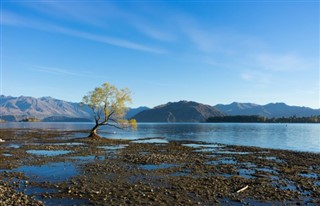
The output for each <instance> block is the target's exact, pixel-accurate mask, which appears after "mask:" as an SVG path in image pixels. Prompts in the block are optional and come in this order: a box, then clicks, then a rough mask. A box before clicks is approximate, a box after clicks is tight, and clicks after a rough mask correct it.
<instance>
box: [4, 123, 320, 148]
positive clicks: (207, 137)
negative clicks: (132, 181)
mask: <svg viewBox="0 0 320 206" xmlns="http://www.w3.org/2000/svg"><path fill="white" fill-rule="evenodd" d="M92 126H93V123H44V122H37V123H27V122H26V123H3V124H0V127H1V129H3V128H41V129H57V130H84V129H90V128H91V127H92ZM99 132H100V134H101V135H102V136H104V137H108V138H121V139H138V138H150V137H154V138H156V137H158V138H159V137H164V138H165V139H167V140H168V141H179V140H192V141H203V142H209V143H223V144H233V145H245V146H258V147H265V148H276V149H288V150H298V151H308V152H320V125H319V124H262V123H258V124H255V123H248V124H247V123H208V124H206V123H202V124H197V123H174V124H172V123H140V124H139V125H138V129H137V130H136V131H131V130H118V129H115V128H109V127H101V129H100V131H99ZM76 135H77V136H80V137H82V136H85V135H86V134H84V133H78V134H76Z"/></svg>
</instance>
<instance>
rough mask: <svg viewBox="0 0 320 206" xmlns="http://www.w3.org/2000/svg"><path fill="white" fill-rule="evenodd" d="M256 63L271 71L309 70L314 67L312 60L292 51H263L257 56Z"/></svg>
mask: <svg viewBox="0 0 320 206" xmlns="http://www.w3.org/2000/svg"><path fill="white" fill-rule="evenodd" d="M255 63H256V65H257V67H259V68H261V69H264V70H271V71H296V70H308V69H310V68H312V67H313V62H312V60H310V59H308V60H306V59H304V58H303V57H301V56H298V55H296V54H292V53H287V54H270V53H261V54H258V55H257V56H256V57H255ZM314 66H315V65H314Z"/></svg>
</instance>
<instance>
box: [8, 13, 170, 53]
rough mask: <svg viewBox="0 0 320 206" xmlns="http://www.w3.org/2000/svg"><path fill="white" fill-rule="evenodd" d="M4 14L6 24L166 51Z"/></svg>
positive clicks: (142, 49)
mask: <svg viewBox="0 0 320 206" xmlns="http://www.w3.org/2000/svg"><path fill="white" fill-rule="evenodd" d="M2 15H3V19H4V20H3V22H2V23H3V24H5V25H11V26H23V27H29V28H33V29H38V30H44V31H49V32H55V33H61V34H66V35H70V36H75V37H79V38H83V39H88V40H92V41H97V42H102V43H105V44H108V45H113V46H118V47H122V48H127V49H133V50H138V51H144V52H150V53H157V54H162V53H166V50H164V49H159V48H154V47H150V46H146V45H143V44H139V43H136V42H133V41H129V40H126V39H121V38H114V37H110V36H106V35H97V34H93V33H88V32H84V31H79V30H74V29H68V28H66V27H62V26H56V25H53V24H49V23H47V22H42V21H37V20H33V19H28V18H24V17H22V16H19V15H17V14H14V13H10V12H3V14H2Z"/></svg>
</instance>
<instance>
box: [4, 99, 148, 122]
mask: <svg viewBox="0 0 320 206" xmlns="http://www.w3.org/2000/svg"><path fill="white" fill-rule="evenodd" d="M145 109H149V108H148V107H139V108H129V110H128V112H127V114H126V118H128V119H129V118H132V116H134V115H136V114H137V113H139V112H141V111H143V110H145ZM0 115H1V117H0V119H3V120H5V121H9V122H13V121H21V120H24V119H26V118H29V117H33V118H37V119H41V120H42V121H46V122H64V121H65V122H70V121H81V122H83V121H92V119H93V113H92V111H91V109H90V108H89V107H88V106H86V105H81V104H80V103H74V102H67V101H63V100H59V99H54V98H52V97H41V98H34V97H27V96H20V97H11V96H4V95H0Z"/></svg>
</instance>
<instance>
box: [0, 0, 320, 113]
mask: <svg viewBox="0 0 320 206" xmlns="http://www.w3.org/2000/svg"><path fill="white" fill-rule="evenodd" d="M319 9H320V8H319V1H235V0H234V1H200V2H199V1H154V2H152V1H120V2H119V1H62V0H61V1H9V0H2V1H1V93H2V94H5V95H11V96H20V95H25V96H34V97H42V96H52V97H54V98H58V99H63V100H67V101H73V102H80V101H81V99H82V97H83V96H84V95H85V94H86V93H87V92H88V91H90V90H92V89H94V88H95V87H96V86H100V85H101V84H102V83H103V82H110V83H112V84H114V85H115V86H117V87H119V88H122V87H128V88H130V89H131V91H132V98H133V104H132V105H131V106H132V107H137V106H142V105H145V106H149V107H153V106H156V105H159V104H163V103H166V102H169V101H179V100H192V101H197V102H201V103H205V104H209V105H215V104H218V103H224V104H227V103H231V102H233V101H238V102H253V103H258V104H266V103H270V102H285V103H287V104H289V105H298V106H308V107H312V108H319V107H320V97H319V90H320V87H319V78H320V76H319V47H320V45H319Z"/></svg>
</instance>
